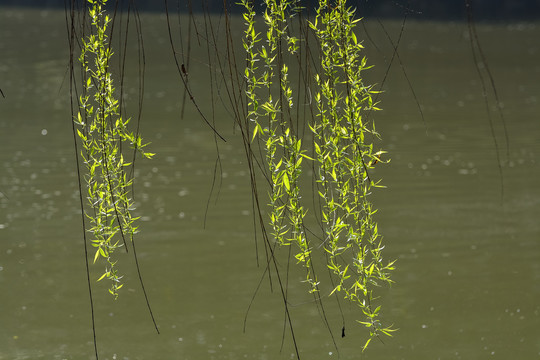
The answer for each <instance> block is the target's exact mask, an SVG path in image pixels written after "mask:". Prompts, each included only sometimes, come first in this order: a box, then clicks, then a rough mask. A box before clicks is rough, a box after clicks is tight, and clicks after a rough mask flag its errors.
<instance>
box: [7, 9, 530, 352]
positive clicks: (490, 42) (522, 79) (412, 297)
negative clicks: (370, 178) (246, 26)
mask: <svg viewBox="0 0 540 360" xmlns="http://www.w3.org/2000/svg"><path fill="white" fill-rule="evenodd" d="M142 20H143V26H145V29H146V30H145V46H146V48H147V59H146V60H147V77H146V91H145V109H144V113H143V115H144V118H143V123H142V132H143V135H144V136H145V138H146V140H148V141H150V142H152V145H151V147H152V150H153V151H155V152H157V153H158V156H157V158H156V159H155V160H154V161H145V162H141V163H140V164H139V167H138V178H137V183H136V191H137V193H136V197H137V201H138V211H139V212H140V213H141V215H142V216H143V217H142V222H141V235H140V236H139V240H138V246H137V250H138V254H139V257H140V262H141V266H142V270H143V276H144V278H145V281H146V285H147V290H148V292H149V296H150V300H151V302H152V304H153V308H154V312H155V315H156V318H157V321H158V323H159V325H160V329H161V332H162V334H161V335H156V334H155V333H154V331H153V327H152V324H151V322H150V318H149V316H148V314H147V312H146V309H145V304H144V300H143V297H142V293H141V290H140V287H139V285H138V284H137V281H136V275H135V271H134V266H133V261H132V259H131V257H130V256H127V255H126V256H125V257H123V258H122V259H121V260H122V262H123V265H122V266H123V271H124V272H125V273H126V277H125V280H126V286H125V287H124V291H123V293H122V294H121V297H120V299H119V300H118V301H116V302H114V301H113V300H112V299H111V298H110V296H108V295H107V294H106V284H98V285H95V286H94V292H95V306H96V324H97V334H98V335H97V336H98V344H99V348H100V355H101V356H100V358H103V359H278V358H279V359H290V358H292V353H293V347H292V344H291V341H290V336H289V333H288V332H287V333H286V334H285V336H284V338H285V342H284V345H283V350H282V351H280V346H281V339H282V331H283V321H284V314H283V307H282V304H281V300H280V297H279V293H278V292H277V291H274V292H273V293H272V292H270V290H269V288H268V285H267V283H265V285H263V287H262V289H261V290H260V292H259V293H258V295H257V297H256V298H255V301H254V303H253V306H252V308H251V310H250V313H249V317H248V321H247V329H246V332H245V333H244V332H243V322H244V316H245V314H246V311H247V308H248V306H249V303H250V301H251V298H252V296H253V294H254V291H255V288H256V286H257V284H258V281H259V279H260V277H261V276H262V274H263V268H262V267H257V266H256V260H255V244H254V241H253V227H252V217H251V216H252V210H251V199H250V195H249V185H248V184H249V182H248V172H247V168H246V166H245V162H244V155H243V153H242V151H243V150H242V148H241V143H240V140H239V138H238V133H234V132H233V126H232V121H231V119H230V117H229V115H228V113H226V112H222V113H219V114H217V115H218V116H217V119H218V121H219V122H218V127H219V129H220V131H221V132H222V133H223V134H224V135H225V136H226V137H227V139H228V142H227V143H226V144H224V143H220V144H219V149H220V154H221V160H222V165H223V176H222V182H221V187H220V192H219V196H217V195H216V194H217V193H215V192H214V193H213V195H212V197H211V203H210V207H209V210H208V213H207V216H206V226H204V219H205V208H206V202H207V200H208V197H209V194H210V191H211V186H212V179H213V169H214V163H215V160H216V150H215V144H214V142H213V137H212V134H211V132H210V131H209V129H208V128H206V127H205V126H204V125H203V124H202V122H201V120H200V119H199V118H198V117H197V116H196V113H195V112H194V111H193V109H191V108H189V107H188V110H187V111H186V116H185V118H184V119H183V120H182V119H180V117H179V115H178V114H179V103H180V100H179V99H180V96H181V91H180V89H181V86H180V84H179V81H180V78H179V77H178V76H177V74H176V73H175V70H174V67H173V61H172V56H171V54H170V49H169V47H168V40H167V38H166V36H167V34H166V29H165V27H164V24H165V23H164V19H163V18H162V17H160V16H159V15H144V16H143V19H142ZM237 23H238V24H239V26H240V23H241V22H240V20H239V19H238V20H237ZM0 24H1V29H2V31H0V88H1V89H2V90H3V92H4V94H5V95H6V98H5V99H4V98H0V148H1V151H0V169H1V170H0V191H1V192H2V194H0V289H1V290H0V324H1V326H0V359H40V358H43V359H91V358H92V355H93V345H92V333H91V327H90V326H91V323H90V311H89V302H88V290H87V285H86V280H85V268H84V261H83V247H82V241H81V224H80V221H81V220H80V214H79V209H78V193H77V183H76V181H77V180H76V179H77V178H76V175H75V163H74V161H75V155H74V151H73V147H72V144H73V139H72V135H71V124H70V112H69V97H68V94H67V90H68V84H69V80H68V79H67V78H66V69H67V62H68V54H67V36H66V34H65V25H64V19H63V14H62V13H56V12H40V11H33V10H24V11H19V10H13V9H1V10H0ZM385 25H386V26H387V29H388V31H389V32H390V34H391V35H392V36H394V38H397V35H398V32H399V28H400V23H398V22H396V23H385ZM368 29H370V34H371V36H372V38H373V39H374V40H375V42H376V43H377V44H378V45H379V48H380V52H377V51H376V50H373V49H372V48H371V49H370V50H368V51H369V53H368V55H369V59H370V62H371V63H374V64H375V65H376V68H375V70H373V79H374V81H378V82H380V81H381V80H380V79H381V78H382V75H383V73H384V70H385V68H386V66H387V62H385V61H388V59H389V57H390V54H391V47H390V46H389V45H388V42H387V40H386V39H385V36H384V33H383V32H382V31H381V30H380V27H378V24H377V23H376V22H372V23H368ZM478 31H479V36H480V40H481V41H482V45H483V47H484V48H483V50H484V52H485V54H486V56H487V58H488V60H489V67H490V70H491V71H492V73H493V75H494V78H495V81H496V84H497V90H498V94H499V97H500V99H501V101H502V102H503V103H504V104H503V105H504V116H505V119H506V126H507V130H508V136H509V139H510V144H509V153H508V155H507V154H506V148H505V146H506V144H505V137H504V133H503V129H502V126H501V121H500V118H499V117H498V114H497V113H496V112H495V111H494V110H493V109H491V110H492V112H491V115H492V120H493V122H494V131H495V135H496V139H497V141H498V143H499V146H500V149H499V153H500V156H501V161H502V164H503V167H502V170H503V184H504V195H503V198H502V199H501V178H500V175H499V170H498V167H497V157H496V151H495V149H494V144H493V137H492V135H491V130H490V127H489V122H488V118H487V115H486V107H485V104H484V102H483V97H482V87H481V83H480V81H479V78H478V77H477V74H476V71H475V68H474V66H473V62H472V56H471V53H470V43H469V41H468V39H467V28H466V25H465V24H462V23H430V22H425V23H413V22H410V23H408V24H407V25H406V28H405V33H404V36H403V39H402V42H401V44H400V57H401V60H402V61H403V63H404V65H405V69H406V71H407V75H408V77H409V79H410V80H411V83H412V84H413V86H414V90H415V92H416V95H417V97H418V99H419V100H420V103H421V104H422V107H423V111H424V115H425V121H426V125H424V123H423V122H422V120H421V118H420V116H419V113H418V109H417V105H416V103H415V102H414V98H413V96H412V94H411V91H410V90H409V88H408V85H407V82H406V81H405V78H404V76H403V74H402V72H401V69H400V67H399V66H398V64H397V63H396V64H394V66H393V68H392V70H391V71H390V73H389V77H388V80H387V82H386V84H385V90H386V93H385V94H384V97H383V103H382V107H383V108H384V111H382V112H379V113H378V114H377V121H378V130H379V132H380V133H381V135H382V137H383V143H382V145H383V146H384V147H385V148H387V149H388V150H389V152H390V157H391V158H392V161H391V163H390V164H389V165H386V166H384V167H381V168H380V169H379V170H377V176H380V177H382V179H383V182H384V184H385V185H387V187H388V188H387V189H385V190H380V191H377V192H376V193H375V195H374V197H373V200H374V202H375V205H376V206H377V207H378V208H379V209H380V211H379V213H378V221H379V229H380V232H381V233H383V234H384V238H385V241H386V244H387V248H386V249H385V251H386V257H387V258H388V259H391V258H395V259H398V262H397V270H396V272H395V274H394V280H395V281H396V284H395V285H394V286H393V287H392V288H391V289H390V290H388V291H385V293H384V294H383V295H384V297H383V300H382V304H383V308H385V315H384V316H385V320H386V321H388V322H393V323H394V324H395V327H397V328H399V329H400V330H399V332H397V333H396V334H395V336H394V337H393V338H391V339H388V338H387V339H384V344H382V343H380V342H374V343H373V344H372V346H371V347H370V348H369V349H368V351H367V352H366V353H365V354H363V355H361V354H360V348H361V345H362V344H363V335H364V334H363V333H362V332H361V330H360V328H359V327H358V326H357V325H355V321H354V319H356V318H358V317H359V314H357V313H356V312H355V311H354V309H352V308H350V307H349V306H347V305H343V314H344V316H345V319H346V328H347V336H346V337H345V338H341V337H340V333H341V331H340V330H341V321H342V320H341V315H340V313H339V311H338V310H337V309H336V307H335V305H334V303H333V301H326V304H327V314H328V317H329V319H330V324H331V326H332V330H333V331H334V332H335V335H336V336H337V337H336V342H337V344H338V348H339V354H340V356H341V358H342V359H356V358H365V359H414V360H422V359H426V360H427V359H430V360H431V359H509V358H515V359H533V358H538V357H539V356H540V340H539V339H540V330H538V329H539V328H540V301H539V299H540V221H539V218H540V181H539V180H540V124H539V120H540V119H539V115H538V114H539V111H538V110H539V100H540V99H539V96H540V82H539V81H538V79H540V61H539V60H540V45H539V44H538V40H537V39H538V36H539V35H540V26H539V25H538V24H496V25H489V24H483V25H478ZM238 32H240V28H238ZM366 46H367V47H368V48H369V47H370V44H369V43H367V42H366ZM193 51H194V53H193V54H194V55H193V63H192V69H193V70H191V72H190V77H192V78H195V79H197V76H198V75H197V74H199V76H203V75H202V74H204V73H205V72H208V66H207V61H206V60H204V59H205V53H204V51H205V50H198V49H196V47H195V49H194V50H193ZM197 51H200V53H198V52H197ZM132 63H136V61H133V62H132ZM205 86H206V85H205V82H201V83H200V84H198V83H195V84H194V91H195V93H196V96H199V99H204V97H205V92H206V93H207V89H205ZM134 99H136V90H133V91H132V90H129V91H128V93H127V103H128V107H129V104H130V101H131V102H132V106H135V105H136V104H135V100H134ZM201 101H202V100H201ZM492 104H493V103H492ZM492 104H491V105H490V106H491V107H493V105H492ZM426 126H427V134H426ZM260 256H261V258H262V257H263V255H262V253H261V254H260ZM283 266H285V264H283ZM99 270H101V269H97V268H96V269H95V273H94V274H93V275H94V276H95V275H97V273H98V271H99ZM296 277H298V278H300V277H301V274H296V273H295V272H292V273H291V279H292V280H294V279H295V278H296ZM290 301H291V303H292V304H293V305H294V306H293V307H292V308H291V311H292V316H293V320H294V321H295V329H296V332H297V339H298V343H299V346H300V351H301V354H302V355H303V358H304V359H325V358H328V359H332V358H337V357H338V353H337V351H336V349H335V347H334V345H333V344H332V340H331V338H330V336H329V335H328V332H327V330H326V329H325V328H324V325H323V322H322V321H321V319H320V316H319V314H318V311H317V308H316V306H315V305H314V304H312V303H309V302H306V301H309V297H307V296H306V295H304V289H303V287H302V285H301V284H294V285H292V286H291V290H290Z"/></svg>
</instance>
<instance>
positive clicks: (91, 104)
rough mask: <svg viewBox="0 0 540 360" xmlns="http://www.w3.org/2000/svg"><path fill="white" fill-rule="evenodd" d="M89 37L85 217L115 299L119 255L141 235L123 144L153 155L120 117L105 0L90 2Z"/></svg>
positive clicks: (82, 123) (81, 126) (85, 45)
mask: <svg viewBox="0 0 540 360" xmlns="http://www.w3.org/2000/svg"><path fill="white" fill-rule="evenodd" d="M88 3H89V4H90V5H91V6H90V8H89V10H88V14H89V16H90V21H91V29H92V31H91V33H90V35H88V36H87V37H86V38H84V39H82V46H81V54H80V56H79V62H80V64H81V66H82V73H83V80H82V81H83V85H84V86H83V92H82V95H80V96H79V99H78V100H79V109H80V110H79V112H78V114H77V118H76V119H75V123H76V124H77V125H78V129H77V134H78V136H79V139H80V140H81V143H82V148H83V149H82V151H81V154H80V155H81V158H82V161H83V163H84V164H85V167H86V174H85V176H84V180H85V182H86V197H87V199H88V205H89V206H88V209H86V210H85V213H86V217H87V219H88V220H89V221H90V227H89V228H88V229H87V231H88V232H90V233H91V234H92V236H93V239H92V240H91V243H92V246H93V247H95V248H96V250H95V253H94V257H93V260H94V263H95V262H97V261H98V260H99V259H100V258H103V259H105V261H106V263H107V265H106V269H105V271H104V273H103V274H102V275H101V277H100V278H99V280H102V279H104V278H107V279H108V280H110V281H111V287H110V289H109V292H110V293H111V294H112V295H113V296H114V297H115V298H116V297H118V290H120V288H121V287H122V286H123V284H122V282H121V279H122V276H121V275H119V273H118V271H117V267H116V264H117V260H116V259H115V257H114V253H115V251H116V250H117V249H118V248H120V247H124V248H125V249H126V251H128V248H127V240H130V241H133V236H134V235H135V234H136V233H137V225H136V220H137V219H138V218H137V217H133V215H132V211H133V210H134V206H133V200H132V198H131V195H130V188H131V185H132V183H133V179H132V178H130V177H129V176H128V175H127V172H126V168H128V167H130V166H131V163H130V162H126V161H125V160H124V155H123V154H122V148H123V145H124V144H126V145H128V146H126V148H129V147H131V148H135V149H137V150H138V151H139V152H140V153H141V154H142V155H143V156H144V157H147V158H151V157H152V156H153V155H154V154H153V153H149V152H146V151H145V150H144V147H145V146H146V145H145V144H143V143H142V139H141V137H140V135H139V134H134V133H133V132H131V131H130V130H129V128H128V125H129V122H130V119H123V118H122V117H121V116H120V110H119V102H118V100H117V99H116V98H115V88H114V84H113V79H112V74H111V72H110V69H109V66H110V61H111V58H112V55H113V52H112V50H111V47H110V43H109V39H108V35H107V34H108V27H109V25H110V23H111V18H110V17H109V15H107V14H106V12H105V11H104V10H103V6H104V5H105V4H106V0H101V1H99V0H98V1H94V0H88Z"/></svg>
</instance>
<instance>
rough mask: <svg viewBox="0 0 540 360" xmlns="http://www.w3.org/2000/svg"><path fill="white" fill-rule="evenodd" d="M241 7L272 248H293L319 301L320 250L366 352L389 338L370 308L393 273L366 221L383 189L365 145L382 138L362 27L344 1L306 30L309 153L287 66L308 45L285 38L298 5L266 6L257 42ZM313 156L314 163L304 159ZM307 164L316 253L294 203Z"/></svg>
mask: <svg viewBox="0 0 540 360" xmlns="http://www.w3.org/2000/svg"><path fill="white" fill-rule="evenodd" d="M242 5H243V6H244V9H245V10H244V20H245V23H246V30H245V35H244V41H243V43H244V49H245V51H246V64H247V65H246V69H245V72H244V76H245V81H246V89H245V94H246V98H247V106H248V110H247V119H248V120H249V121H250V122H251V123H252V129H253V130H252V132H253V134H252V141H255V140H257V141H258V142H260V143H261V144H262V147H263V149H264V151H265V154H266V155H265V156H266V159H265V160H266V164H267V169H266V170H267V174H268V178H269V179H270V191H269V207H270V215H269V224H270V227H271V234H272V236H273V239H274V241H275V243H276V244H278V245H279V246H291V247H294V248H295V249H296V253H295V258H296V260H297V262H298V263H299V264H301V265H302V266H303V267H304V268H305V270H306V278H305V282H306V283H307V284H308V285H309V292H311V293H319V292H320V287H319V284H320V282H321V281H322V280H321V279H319V278H318V277H317V276H316V274H315V267H314V264H313V252H314V251H315V250H316V249H318V248H322V249H324V251H325V253H326V254H327V256H326V259H327V264H326V266H327V267H328V268H329V269H330V271H331V274H332V277H333V279H332V284H334V285H333V286H332V287H333V290H332V291H331V293H330V295H337V294H339V293H342V294H343V297H344V298H345V299H346V300H348V301H350V302H351V303H354V304H356V305H357V306H358V307H359V308H360V310H361V312H362V313H363V314H364V319H363V320H359V323H361V324H363V325H364V326H365V327H367V328H368V329H369V332H370V336H369V337H368V339H367V341H366V342H365V345H364V347H363V348H364V349H365V348H366V347H367V346H368V344H369V343H370V341H371V340H372V339H373V338H374V337H377V336H379V335H380V334H386V335H391V332H392V331H394V330H393V329H392V328H391V327H385V326H383V325H382V324H381V321H380V320H379V312H380V306H377V307H375V306H374V305H373V302H374V298H375V296H374V294H373V291H374V288H375V287H377V286H379V285H381V284H383V283H388V284H389V283H391V280H390V277H389V273H390V272H391V270H393V269H394V268H393V262H384V261H383V257H382V250H383V248H384V246H383V244H382V241H381V236H380V235H379V233H378V228H377V224H376V222H375V220H374V216H373V215H374V213H375V212H376V209H375V208H374V207H373V205H372V203H371V202H370V200H369V195H370V194H371V191H372V188H375V187H382V186H381V185H380V184H379V182H376V181H373V180H372V179H371V177H370V175H369V170H370V169H372V168H373V167H374V166H375V164H376V163H378V162H380V161H381V158H380V157H381V155H382V154H383V153H384V151H377V150H376V149H374V145H373V143H372V142H371V141H369V139H373V138H379V134H378V133H377V132H376V131H375V128H374V125H372V126H371V127H369V126H368V122H367V119H364V117H367V116H366V114H367V113H368V112H370V111H374V110H378V108H377V104H376V100H373V97H372V96H373V95H374V94H376V93H377V92H376V91H375V90H374V89H373V86H371V85H366V84H365V83H364V81H363V72H364V71H365V70H367V69H369V66H368V65H367V60H366V58H365V57H363V55H362V49H363V46H362V44H361V42H359V41H358V40H357V38H356V35H355V32H354V30H355V26H356V24H357V23H358V22H359V21H360V20H359V19H355V18H354V17H355V13H354V11H353V10H352V9H351V8H348V7H347V5H346V1H345V0H338V1H335V2H332V3H330V2H329V1H327V0H320V1H319V7H318V9H317V13H316V17H315V20H314V21H313V22H309V23H308V26H309V30H310V31H311V34H312V35H314V37H315V38H316V40H317V45H318V47H319V48H318V49H316V50H313V49H308V50H307V51H308V52H311V53H318V54H319V63H318V64H315V67H316V68H318V69H319V73H318V74H316V75H315V84H314V88H307V86H308V85H306V92H308V91H309V92H310V93H312V94H314V105H313V106H314V107H315V109H311V113H312V114H313V115H312V118H311V121H310V123H309V127H310V129H311V131H312V133H313V137H312V139H313V140H312V143H311V144H309V143H307V142H306V141H302V133H301V132H300V131H299V129H298V125H296V126H295V122H294V121H293V119H292V115H291V114H292V113H293V110H292V109H293V108H294V107H295V104H294V103H293V98H294V96H293V90H292V87H291V85H290V83H289V67H288V65H287V64H286V63H285V60H284V59H285V58H286V57H285V55H287V54H288V55H290V56H293V57H294V56H295V55H296V54H297V52H298V51H299V47H300V46H306V47H308V41H307V39H306V38H298V37H295V36H292V35H291V31H289V23H290V19H291V18H293V17H295V16H297V15H298V6H297V5H298V2H297V1H293V0H290V1H286V0H281V1H276V0H266V1H265V5H266V10H265V12H264V14H263V17H262V18H263V20H264V24H265V27H266V33H263V35H261V34H260V33H258V32H257V31H256V16H255V11H254V8H253V4H252V2H251V1H249V0H244V1H242ZM303 34H304V36H306V37H307V36H308V35H306V34H307V32H305V33H303ZM304 65H306V64H304ZM301 66H302V64H301ZM306 84H308V82H306ZM298 98H299V97H298ZM313 110H314V111H313ZM295 111H297V112H298V111H300V110H298V109H297V110H295ZM369 123H371V124H373V123H372V122H369ZM310 147H311V148H312V149H313V153H314V158H311V157H309V156H307V155H306V153H307V151H308V149H309V148H310ZM304 160H305V161H313V168H314V169H315V177H316V183H317V192H318V196H319V197H320V204H321V207H320V218H321V219H322V227H323V234H322V239H323V241H322V246H320V247H314V246H313V245H312V244H311V241H310V239H309V237H308V236H307V231H306V228H305V225H304V218H305V216H306V213H307V209H305V208H304V205H303V202H302V201H301V198H302V196H301V194H302V192H305V191H304V190H303V189H302V187H301V181H300V179H301V175H302V163H303V161H304ZM315 196H317V195H315Z"/></svg>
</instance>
